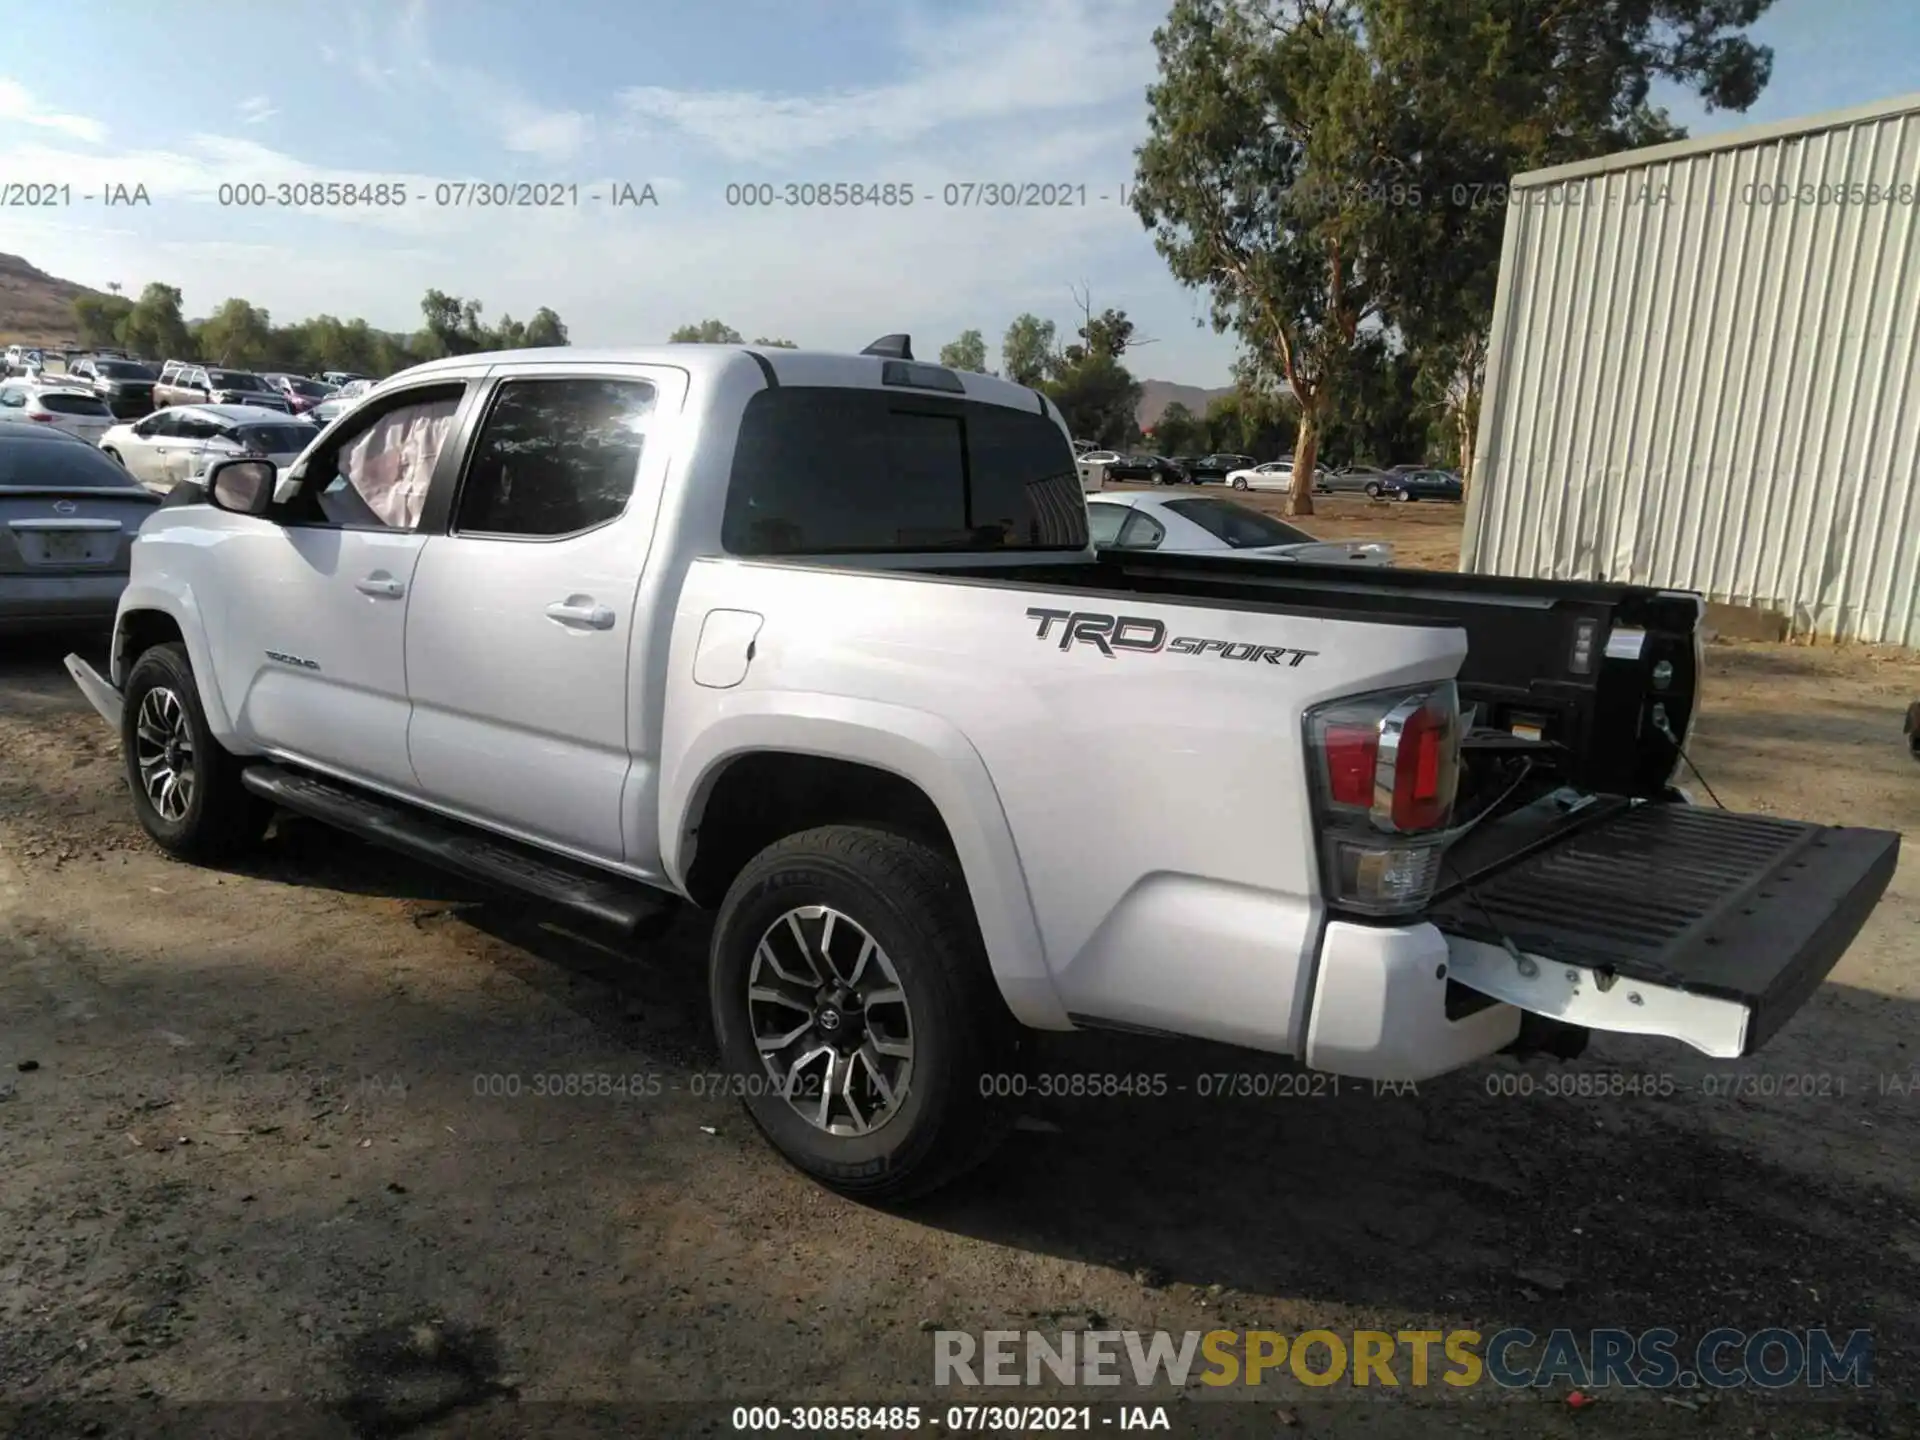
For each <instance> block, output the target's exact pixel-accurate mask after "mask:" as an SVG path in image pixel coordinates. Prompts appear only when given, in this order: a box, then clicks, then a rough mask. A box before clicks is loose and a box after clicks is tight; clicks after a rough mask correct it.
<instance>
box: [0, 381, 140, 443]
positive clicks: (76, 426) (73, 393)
mask: <svg viewBox="0 0 1920 1440" xmlns="http://www.w3.org/2000/svg"><path fill="white" fill-rule="evenodd" d="M0 420H24V421H30V422H34V423H37V424H41V425H50V426H52V427H53V428H54V429H55V430H64V431H66V432H67V433H68V434H69V435H74V436H78V437H79V438H80V439H82V440H85V441H88V442H89V443H92V442H96V441H98V440H99V439H100V437H101V436H102V435H105V434H106V433H107V431H108V430H109V429H111V428H112V426H113V412H112V411H111V410H109V409H108V408H107V402H106V401H104V400H102V399H101V398H100V397H99V396H98V395H96V394H94V393H93V391H91V390H83V389H81V388H80V387H79V386H78V385H62V384H59V383H57V382H53V383H50V382H48V381H45V380H9V381H7V382H6V383H5V384H0Z"/></svg>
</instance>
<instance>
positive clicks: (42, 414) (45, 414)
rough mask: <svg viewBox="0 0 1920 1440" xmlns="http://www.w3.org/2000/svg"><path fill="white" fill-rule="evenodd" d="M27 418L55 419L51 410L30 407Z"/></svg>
mask: <svg viewBox="0 0 1920 1440" xmlns="http://www.w3.org/2000/svg"><path fill="white" fill-rule="evenodd" d="M27 418H28V419H29V420H51V419H53V412H52V411H51V410H39V409H30V410H28V411H27Z"/></svg>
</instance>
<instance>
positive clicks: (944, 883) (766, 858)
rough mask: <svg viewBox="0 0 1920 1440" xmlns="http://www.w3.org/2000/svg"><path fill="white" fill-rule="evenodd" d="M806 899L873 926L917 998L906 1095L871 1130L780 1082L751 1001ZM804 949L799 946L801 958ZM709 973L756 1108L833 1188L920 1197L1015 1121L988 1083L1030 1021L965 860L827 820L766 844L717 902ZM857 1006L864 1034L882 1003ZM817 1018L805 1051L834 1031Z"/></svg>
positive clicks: (718, 1033)
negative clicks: (795, 1099)
mask: <svg viewBox="0 0 1920 1440" xmlns="http://www.w3.org/2000/svg"><path fill="white" fill-rule="evenodd" d="M806 906H825V907H828V908H830V909H831V910H833V911H836V912H838V915H837V917H836V922H838V921H839V920H845V921H850V922H851V923H852V925H853V926H855V927H858V929H859V930H864V931H865V932H866V933H867V934H868V935H869V936H870V937H871V938H872V939H873V941H874V942H875V943H876V945H877V946H878V947H879V951H880V952H884V957H885V959H886V961H887V963H888V964H889V965H890V966H891V969H892V971H893V972H894V974H895V976H897V981H898V988H899V990H900V991H902V992H904V995H905V1007H906V1010H907V1012H908V1015H909V1021H908V1025H909V1029H908V1035H909V1038H910V1044H911V1050H912V1059H911V1066H912V1068H911V1071H910V1072H909V1073H908V1074H907V1076H906V1085H905V1093H904V1094H903V1095H901V1096H900V1097H899V1101H898V1106H897V1108H895V1109H892V1110H890V1111H888V1112H887V1113H885V1114H884V1116H883V1117H882V1118H881V1119H880V1121H879V1123H878V1124H876V1125H875V1126H874V1128H872V1129H871V1130H870V1131H869V1132H868V1133H866V1134H833V1133H829V1131H828V1130H826V1129H824V1128H821V1127H820V1126H819V1125H817V1124H816V1123H815V1121H814V1120H813V1119H811V1118H808V1117H806V1116H803V1115H801V1113H800V1112H799V1110H798V1109H797V1108H796V1106H795V1104H794V1103H792V1102H790V1101H788V1100H787V1099H786V1098H785V1097H784V1096H783V1095H781V1094H779V1093H777V1092H776V1090H775V1088H774V1081H773V1080H772V1078H771V1072H770V1070H769V1068H768V1065H767V1063H766V1062H763V1061H762V1059H761V1058H760V1051H759V1048H758V1045H757V1044H756V1039H755V1034H754V1031H753V1023H754V1019H753V1015H752V1013H751V1006H750V1005H749V1002H748V998H747V991H748V986H749V982H750V979H751V977H753V975H754V973H755V972H754V966H755V963H756V959H755V957H756V954H757V953H758V951H759V950H760V947H761V941H762V939H763V938H764V937H766V936H767V935H768V932H769V931H770V930H772V929H773V928H774V927H775V926H776V925H781V926H784V923H785V917H786V916H787V915H788V914H789V913H790V912H792V911H794V910H796V909H799V908H801V907H806ZM807 923H809V922H806V921H803V922H802V925H803V928H804V927H805V925H806V924H807ZM814 933H817V932H814ZM841 933H842V934H845V933H846V932H844V931H842V932H841ZM834 943H842V944H843V942H834ZM856 943H857V937H856ZM794 954H795V951H792V950H789V951H788V956H789V965H790V966H791V965H792V956H793V955H794ZM809 963H812V962H811V960H810V962H809ZM840 963H841V964H842V965H844V964H845V950H844V945H843V949H842V956H841V960H840ZM792 968H794V969H795V970H796V971H797V966H792ZM708 975H709V990H710V996H709V998H710V1001H711V1003H712V1007H713V1026H714V1034H715V1038H716V1039H717V1041H718V1043H719V1050H720V1062H721V1064H722V1066H723V1067H724V1068H725V1069H726V1071H727V1072H728V1074H729V1075H730V1076H732V1077H733V1078H734V1081H735V1084H736V1085H738V1086H739V1087H740V1088H741V1090H742V1093H743V1098H744V1101H745V1105H746V1109H747V1113H748V1115H749V1116H751V1117H752V1119H753V1122H754V1124H755V1125H756V1126H758V1127H759V1129H760V1131H761V1133H762V1134H764V1135H765V1136H766V1137H767V1139H768V1140H769V1141H771V1142H772V1144H773V1146H774V1148H775V1149H776V1150H778V1151H779V1152H780V1153H781V1154H782V1155H784V1156H785V1157H786V1158H787V1159H788V1160H789V1161H790V1162H792V1163H793V1164H794V1165H795V1166H796V1167H797V1168H799V1169H800V1170H802V1171H804V1172H805V1173H806V1174H808V1175H810V1176H812V1177H813V1178H815V1179H816V1180H819V1181H820V1182H822V1183H823V1184H825V1185H827V1186H829V1187H831V1188H832V1189H835V1190H838V1191H840V1192H841V1193H842V1194H845V1195H849V1196H852V1197H855V1198H857V1199H861V1200H873V1201H894V1202H898V1201H904V1200H911V1199H915V1198H918V1197H920V1196H923V1195H926V1194H929V1193H931V1192H932V1191H934V1190H937V1189H939V1188H940V1187H942V1186H944V1185H947V1184H949V1183H951V1182H952V1181H954V1180H956V1179H958V1178H959V1177H960V1176H961V1175H963V1174H965V1173H966V1172H967V1171H968V1170H971V1169H972V1168H973V1167H974V1166H975V1165H977V1164H979V1163H980V1162H981V1161H982V1160H984V1159H986V1157H987V1156H988V1155H989V1154H990V1153H991V1152H992V1150H993V1148H994V1147H995V1145H997V1144H998V1143H999V1141H1000V1140H1001V1139H1002V1138H1003V1137H1004V1135H1005V1134H1006V1131H1007V1129H1008V1128H1009V1125H1010V1120H1011V1117H1010V1116H1009V1115H1008V1114H1007V1113H1006V1107H1005V1102H1004V1101H1001V1102H998V1103H996V1102H995V1101H993V1100H991V1099H989V1098H987V1097H986V1096H984V1095H983V1094H982V1091H983V1090H987V1089H990V1088H993V1087H992V1085H991V1080H992V1077H994V1076H995V1075H996V1074H1001V1073H1005V1072H1007V1071H1008V1070H1009V1068H1010V1067H1011V1066H1012V1065H1013V1064H1014V1063H1015V1058H1016V1056H1017V1053H1018V1048H1019V1027H1018V1025H1017V1023H1016V1022H1015V1021H1014V1019H1013V1017H1012V1015H1011V1014H1010V1013H1009V1012H1008V1011H1007V1008H1006V1005H1005V1002H1003V1001H1002V1000H1001V998H1000V995H999V992H998V990H997V989H996V988H995V986H994V982H993V976H992V972H991V970H990V968H989V966H988V962H987V957H986V951H985V947H984V946H983V945H982V944H981V940H980V932H979V927H978V925H977V924H976V922H975V920H974V914H973V904H972V900H971V899H970V898H969V896H968V894H967V887H966V882H965V879H964V878H963V877H962V875H961V873H960V869H959V866H958V865H957V864H956V863H955V862H954V861H953V860H952V859H950V858H949V857H947V856H945V855H943V854H941V853H940V852H938V851H936V850H934V849H932V848H930V847H928V846H927V845H925V844H923V843H921V842H920V841H918V840H913V839H909V838H907V837H906V836H904V835H898V834H895V833H893V832H891V831H886V830H875V829H868V828H865V827H862V826H853V825H829V826H823V827H821V828H819V829H815V830H808V831H804V832H802V833H801V834H798V835H791V836H788V837H787V838H786V839H784V840H781V841H779V842H777V843H776V844H773V845H770V846H768V847H767V848H766V849H765V850H763V851H761V852H760V854H759V855H757V856H755V857H754V859H753V860H751V861H750V862H748V864H747V867H746V868H745V869H744V870H742V871H741V872H740V875H739V877H738V878H737V879H736V880H735V881H734V882H733V885H732V886H731V887H730V888H729V889H728V891H727V896H726V899H725V900H724V901H722V902H721V905H720V912H719V916H718V919H717V921H716V923H715V925H714V931H713V947H712V951H711V955H710V960H709V968H708ZM761 980H762V983H763V984H764V982H765V980H766V972H765V971H764V970H763V971H762V972H761ZM779 1013H780V1011H779V1009H778V1008H777V1007H776V1008H775V1009H773V1010H771V1011H769V1010H768V1009H766V1008H765V1007H763V1009H762V1011H761V1014H762V1015H763V1016H765V1015H768V1014H779ZM818 1013H819V1012H818V1011H817V1010H816V1017H817V1016H818ZM842 1013H845V1014H852V1013H855V1012H853V1011H852V1010H851V1009H848V1010H845V1011H843V1012H842ZM857 1013H858V1014H859V1015H860V1016H861V1017H862V1019H861V1022H860V1023H861V1025H862V1029H863V1033H866V1032H865V1030H864V1026H865V1020H866V1017H869V1016H870V1015H871V1013H872V1012H871V1011H870V1010H868V1009H866V1008H864V1007H862V1008H861V1009H860V1010H859V1011H858V1012H857ZM852 1023H855V1022H852V1021H844V1020H843V1021H838V1022H837V1023H836V1024H835V1026H834V1028H835V1030H836V1031H838V1030H839V1029H840V1027H841V1026H842V1025H847V1024H852ZM814 1024H815V1028H814V1029H813V1030H811V1031H809V1033H808V1034H806V1035H802V1036H801V1037H800V1038H799V1039H798V1040H797V1041H795V1042H794V1045H795V1047H796V1048H797V1049H798V1050H799V1051H800V1052H802V1053H804V1051H805V1050H806V1049H807V1048H810V1047H811V1046H812V1045H814V1044H815V1043H816V1041H817V1039H818V1037H820V1036H821V1035H822V1034H823V1033H824V1032H823V1031H821V1030H820V1029H819V1028H818V1022H817V1018H816V1021H815V1022H814ZM896 1038H897V1037H896ZM843 1043H844V1042H843ZM783 1053H786V1054H791V1053H794V1052H793V1051H791V1050H790V1051H787V1052H783ZM830 1063H838V1062H837V1061H835V1062H830ZM848 1063H849V1064H851V1060H850V1059H849V1061H848ZM814 1074H817V1071H814V1072H808V1079H809V1081H811V1079H812V1076H813V1075H814ZM895 1078H898V1075H897V1074H896V1077H895ZM1008 1088H1011V1087H1008ZM818 1093H819V1090H818V1088H813V1089H812V1090H811V1094H818ZM808 1105H809V1109H811V1108H812V1105H811V1098H809V1101H808ZM875 1113H878V1112H877V1111H876V1112H875Z"/></svg>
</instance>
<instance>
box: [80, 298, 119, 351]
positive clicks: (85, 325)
mask: <svg viewBox="0 0 1920 1440" xmlns="http://www.w3.org/2000/svg"><path fill="white" fill-rule="evenodd" d="M132 310H133V302H132V301H131V300H129V299H127V298H126V297H125V296H124V295H92V294H88V295H76V296H74V298H73V323H74V328H75V329H77V330H78V331H79V332H80V343H81V344H82V345H85V346H89V347H91V346H95V345H118V344H120V343H121V335H120V327H121V326H122V325H124V324H125V323H126V319H127V316H128V315H129V314H130V313H131V312H132Z"/></svg>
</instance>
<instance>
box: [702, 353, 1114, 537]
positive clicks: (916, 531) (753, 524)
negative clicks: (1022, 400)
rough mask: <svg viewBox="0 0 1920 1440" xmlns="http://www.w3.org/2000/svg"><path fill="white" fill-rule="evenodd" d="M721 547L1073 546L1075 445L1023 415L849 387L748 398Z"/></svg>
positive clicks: (1077, 519) (1077, 516)
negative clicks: (1073, 447) (1069, 443)
mask: <svg viewBox="0 0 1920 1440" xmlns="http://www.w3.org/2000/svg"><path fill="white" fill-rule="evenodd" d="M722 544H723V545H724V546H725V547H726V549H727V550H728V551H729V552H731V553H732V554H735V555H781V554H878V553H888V552H891V553H912V552H915V551H932V550H1003V549H1020V550H1036V549H1045V550H1080V549H1084V548H1085V546H1086V544H1087V513H1086V503H1085V500H1084V498H1083V492H1082V490H1081V486H1080V476H1079V472H1078V470H1077V469H1076V468H1075V462H1074V455H1073V450H1072V447H1071V446H1070V445H1068V443H1067V437H1066V436H1065V435H1063V434H1061V433H1060V429H1059V427H1058V426H1056V425H1055V424H1053V422H1052V421H1050V420H1049V419H1048V418H1047V417H1046V416H1044V415H1041V414H1040V413H1039V412H1038V411H1037V410H1036V411H1032V412H1027V411H1021V410H1016V409H1012V408H1011V407H1008V406H1005V405H992V404H987V403H984V402H981V401H975V400H950V399H947V398H946V397H944V396H923V395H917V394H899V393H894V392H892V391H886V390H868V389H861V388H854V387H845V388H841V387H821V386H781V387H780V388H778V389H774V390H765V391H762V392H760V393H759V394H757V395H755V396H754V397H753V399H751V400H750V401H748V402H747V408H746V413H745V415H744V416H743V417H742V419H741V424H740V437H739V443H738V444H737V446H736V447H735V450H734V462H733V475H732V479H731V483H730V484H729V486H728V489H727V506H726V517H725V521H724V524H723V527H722Z"/></svg>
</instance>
